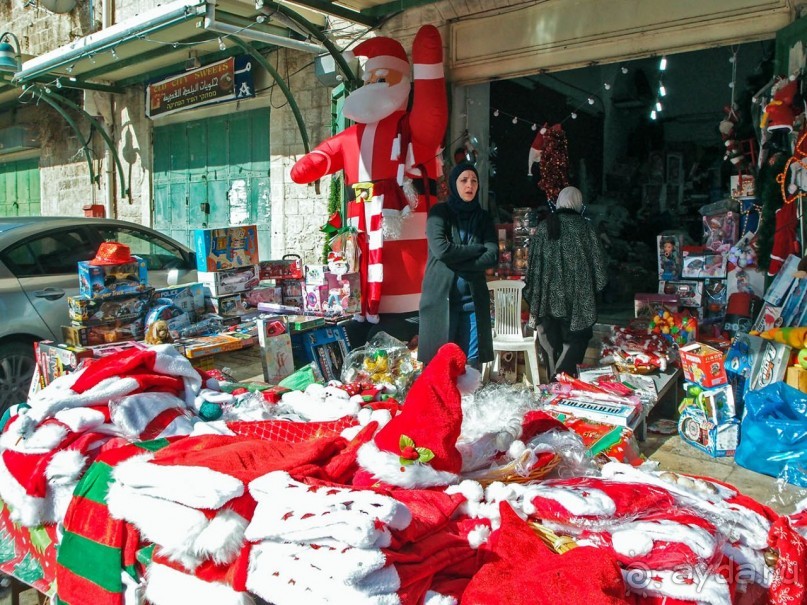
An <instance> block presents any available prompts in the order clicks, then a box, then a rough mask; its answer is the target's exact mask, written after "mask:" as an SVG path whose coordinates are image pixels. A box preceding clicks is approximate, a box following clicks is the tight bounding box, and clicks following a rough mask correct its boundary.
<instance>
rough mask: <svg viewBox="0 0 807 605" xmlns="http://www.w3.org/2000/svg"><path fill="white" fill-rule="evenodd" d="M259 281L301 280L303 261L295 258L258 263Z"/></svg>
mask: <svg viewBox="0 0 807 605" xmlns="http://www.w3.org/2000/svg"><path fill="white" fill-rule="evenodd" d="M258 267H259V275H260V278H261V279H303V277H304V273H303V261H302V259H301V258H300V257H299V256H297V257H294V258H283V259H281V260H262V261H261V262H260V263H258Z"/></svg>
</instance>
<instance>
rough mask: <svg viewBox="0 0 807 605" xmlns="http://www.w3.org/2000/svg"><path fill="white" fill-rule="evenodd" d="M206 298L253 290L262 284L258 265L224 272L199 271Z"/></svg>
mask: <svg viewBox="0 0 807 605" xmlns="http://www.w3.org/2000/svg"><path fill="white" fill-rule="evenodd" d="M199 281H200V282H201V284H202V286H203V287H204V290H205V296H226V295H228V294H235V293H236V292H243V291H245V290H251V289H252V288H254V287H255V286H257V285H258V284H259V283H260V281H261V280H260V277H258V265H246V266H244V267H237V268H235V269H225V270H223V271H199Z"/></svg>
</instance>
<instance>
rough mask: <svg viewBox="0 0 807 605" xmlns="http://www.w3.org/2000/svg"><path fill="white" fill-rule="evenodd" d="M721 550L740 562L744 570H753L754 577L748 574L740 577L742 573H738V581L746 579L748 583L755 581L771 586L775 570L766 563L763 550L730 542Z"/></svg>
mask: <svg viewBox="0 0 807 605" xmlns="http://www.w3.org/2000/svg"><path fill="white" fill-rule="evenodd" d="M721 550H722V551H723V554H725V555H726V556H727V557H729V558H730V559H731V560H732V561H734V562H735V563H738V564H739V565H740V566H741V567H742V570H743V571H746V570H749V569H750V570H753V572H754V577H753V578H751V577H748V576H747V575H746V577H739V576H740V574H738V575H737V581H738V582H741V581H745V582H746V583H748V582H751V581H753V582H755V583H757V584H759V585H760V586H762V587H764V588H769V587H770V585H771V579H772V577H773V570H772V569H771V568H770V567H768V566H767V565H766V564H765V556H764V555H763V554H762V552H761V551H759V550H754V549H753V548H749V547H748V546H745V545H744V544H730V543H729V542H724V543H723V546H722V547H721Z"/></svg>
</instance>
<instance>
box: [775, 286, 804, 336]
mask: <svg viewBox="0 0 807 605" xmlns="http://www.w3.org/2000/svg"><path fill="white" fill-rule="evenodd" d="M805 310H807V278H803V279H795V280H793V285H792V286H791V287H790V292H789V293H788V295H787V298H785V302H784V304H783V305H782V312H781V313H780V315H779V317H780V318H781V320H782V322H781V325H782V327H790V326H800V325H802V324H801V323H799V322H800V321H801V318H802V315H804V312H805Z"/></svg>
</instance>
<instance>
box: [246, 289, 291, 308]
mask: <svg viewBox="0 0 807 605" xmlns="http://www.w3.org/2000/svg"><path fill="white" fill-rule="evenodd" d="M241 296H242V298H243V299H244V304H246V305H249V306H250V307H257V306H258V304H260V303H273V304H276V305H282V304H283V288H281V287H280V286H269V287H266V288H255V289H253V290H249V291H248V292H244V293H243V294H242V295H241Z"/></svg>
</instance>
